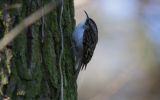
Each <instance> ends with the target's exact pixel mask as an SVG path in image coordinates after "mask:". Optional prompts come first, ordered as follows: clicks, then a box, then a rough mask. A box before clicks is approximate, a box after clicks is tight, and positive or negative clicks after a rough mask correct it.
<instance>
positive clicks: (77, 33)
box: [72, 22, 85, 49]
mask: <svg viewBox="0 0 160 100" xmlns="http://www.w3.org/2000/svg"><path fill="white" fill-rule="evenodd" d="M84 24H85V22H81V23H79V24H78V25H77V26H76V28H75V30H74V32H73V35H72V39H73V41H74V42H75V43H76V46H77V47H78V48H81V49H82V48H83V33H84Z"/></svg>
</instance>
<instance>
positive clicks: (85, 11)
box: [84, 10, 89, 18]
mask: <svg viewBox="0 0 160 100" xmlns="http://www.w3.org/2000/svg"><path fill="white" fill-rule="evenodd" d="M84 12H85V14H86V16H87V18H89V16H88V14H87V12H86V11H85V10H84Z"/></svg>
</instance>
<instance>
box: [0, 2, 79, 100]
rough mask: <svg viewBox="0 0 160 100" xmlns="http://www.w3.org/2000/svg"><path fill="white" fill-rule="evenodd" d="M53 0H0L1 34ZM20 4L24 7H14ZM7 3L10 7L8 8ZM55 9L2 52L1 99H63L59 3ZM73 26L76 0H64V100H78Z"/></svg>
mask: <svg viewBox="0 0 160 100" xmlns="http://www.w3.org/2000/svg"><path fill="white" fill-rule="evenodd" d="M51 1H53V0H0V18H1V22H2V23H3V24H4V25H1V24H0V32H1V33H0V37H3V34H6V33H7V32H8V31H9V30H11V29H12V27H14V26H16V24H18V23H19V22H21V21H22V20H23V19H24V18H26V17H27V16H29V15H30V14H32V13H33V12H35V11H36V10H38V9H39V8H41V7H43V6H44V5H45V4H47V3H49V2H51ZM55 1H56V2H58V1H59V0H55ZM17 3H18V4H22V6H21V7H20V8H11V7H12V6H13V5H15V4H17ZM6 5H7V6H9V7H10V9H7V10H5V9H4V8H5V6H6ZM56 8H57V9H55V10H53V11H52V12H50V13H49V14H48V15H45V16H44V17H42V18H41V19H40V20H38V21H37V22H35V23H34V24H32V25H31V26H29V27H28V28H27V29H25V30H24V31H23V32H22V33H21V34H20V35H18V36H17V37H16V38H15V39H14V40H13V41H12V43H10V44H8V45H7V47H6V48H5V49H4V50H3V51H1V52H0V57H1V59H0V95H1V97H0V100H1V99H2V98H6V99H7V98H10V99H11V100H60V94H61V92H62V91H61V77H60V70H59V67H60V66H59V64H58V63H59V57H60V51H61V33H60V28H59V16H60V14H59V11H60V6H57V7H56ZM5 14H6V15H7V14H8V15H7V16H9V17H7V18H8V19H5V18H4V16H6V15H5ZM6 23H8V24H6ZM7 25H8V26H7ZM2 26H3V27H5V28H3V27H2ZM74 26H75V20H74V6H73V0H64V11H63V16H62V29H63V33H64V53H63V57H62V73H63V83H64V84H63V86H64V100H77V86H76V81H75V79H74V75H75V71H74V59H73V58H74V57H73V53H72V49H71V47H72V46H71V33H72V32H73V29H74ZM2 33H3V34H2Z"/></svg>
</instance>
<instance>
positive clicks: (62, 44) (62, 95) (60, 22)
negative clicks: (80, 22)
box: [59, 0, 64, 100]
mask: <svg viewBox="0 0 160 100" xmlns="http://www.w3.org/2000/svg"><path fill="white" fill-rule="evenodd" d="M63 5H64V1H63V0H61V11H60V18H59V28H60V33H61V53H60V57H59V70H60V76H61V97H60V100H64V91H63V90H64V87H63V73H62V56H63V50H64V37H63V30H62V14H63Z"/></svg>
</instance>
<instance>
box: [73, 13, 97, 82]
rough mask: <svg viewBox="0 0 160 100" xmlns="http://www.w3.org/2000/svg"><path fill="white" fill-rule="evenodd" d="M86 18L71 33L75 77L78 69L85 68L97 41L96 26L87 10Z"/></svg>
mask: <svg viewBox="0 0 160 100" xmlns="http://www.w3.org/2000/svg"><path fill="white" fill-rule="evenodd" d="M84 13H85V14H86V19H85V20H84V21H82V22H80V23H79V24H78V25H77V26H76V27H75V30H74V32H73V33H72V47H73V52H74V56H75V70H76V75H75V78H76V80H77V77H78V75H79V72H80V70H83V69H86V67H87V64H88V63H89V62H90V60H91V59H92V56H93V54H94V51H95V48H96V45H97V42H98V28H97V25H96V23H95V21H94V20H93V19H91V18H90V17H89V16H88V14H87V12H86V11H85V10H84Z"/></svg>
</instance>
